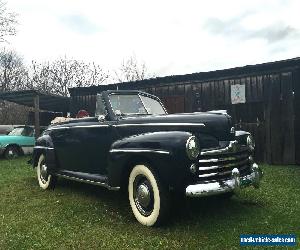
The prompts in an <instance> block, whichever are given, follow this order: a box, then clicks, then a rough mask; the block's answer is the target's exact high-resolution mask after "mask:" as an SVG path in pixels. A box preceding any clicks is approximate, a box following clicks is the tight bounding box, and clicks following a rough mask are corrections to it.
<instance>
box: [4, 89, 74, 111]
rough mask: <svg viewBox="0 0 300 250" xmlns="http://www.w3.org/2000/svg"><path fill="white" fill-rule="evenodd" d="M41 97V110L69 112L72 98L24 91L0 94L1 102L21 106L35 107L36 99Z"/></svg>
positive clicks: (35, 91)
mask: <svg viewBox="0 0 300 250" xmlns="http://www.w3.org/2000/svg"><path fill="white" fill-rule="evenodd" d="M36 96H39V108H40V110H47V111H56V112H68V111H69V106H70V105H69V104H70V98H69V97H64V96H58V95H52V94H46V93H43V92H40V91H37V90H22V91H11V92H4V93H0V100H1V99H2V100H5V101H9V102H14V103H17V104H20V105H24V106H28V107H34V97H36Z"/></svg>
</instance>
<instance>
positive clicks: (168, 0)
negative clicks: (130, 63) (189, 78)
mask: <svg viewBox="0 0 300 250" xmlns="http://www.w3.org/2000/svg"><path fill="white" fill-rule="evenodd" d="M7 8H8V9H9V10H10V11H14V12H16V13H17V14H18V22H19V24H18V26H17V29H18V33H17V35H16V36H15V37H12V38H9V44H8V45H6V47H10V48H13V49H15V50H16V51H17V52H18V53H19V54H21V55H22V56H23V58H24V60H25V62H27V63H30V62H31V61H32V60H35V61H41V62H46V61H52V60H55V59H58V58H60V57H67V58H70V59H77V60H83V61H86V62H96V63H98V64H99V65H101V66H102V67H103V68H104V69H107V70H114V69H116V68H118V67H120V64H121V62H122V61H123V60H126V59H127V58H129V57H131V56H135V57H136V58H137V60H138V61H139V62H141V63H142V62H143V63H145V64H146V66H147V69H148V71H149V72H151V73H154V74H155V75H156V76H166V75H178V74H188V73H194V72H205V71H212V70H217V69H226V68H231V67H237V66H244V65H249V64H257V63H263V62H269V61H276V60H283V59H288V58H294V57H298V56H300V46H299V45H300V14H299V10H300V1H298V0H270V1H263V0H243V1H241V0H226V1H222V0H219V1H217V0H209V1H208V0H207V1H204V0H195V1H194V0H186V1H182V0H181V1H177V0H151V1H150V0H148V1H144V0H126V1H124V0H123V1H122V0H109V1H108V0H106V1H104V0H98V1H96V0H95V1H92V0H26V1H24V0H8V2H7Z"/></svg>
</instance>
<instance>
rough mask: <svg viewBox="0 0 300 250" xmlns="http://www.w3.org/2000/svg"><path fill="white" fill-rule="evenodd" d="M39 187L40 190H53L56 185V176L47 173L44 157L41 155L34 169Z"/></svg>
mask: <svg viewBox="0 0 300 250" xmlns="http://www.w3.org/2000/svg"><path fill="white" fill-rule="evenodd" d="M36 173H37V178H38V182H39V186H40V187H41V188H42V189H53V188H54V187H55V184H56V179H57V177H56V176H53V175H51V174H49V173H48V168H47V165H46V158H45V155H43V154H41V155H40V157H39V161H38V164H37V168H36Z"/></svg>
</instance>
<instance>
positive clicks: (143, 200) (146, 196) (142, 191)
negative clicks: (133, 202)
mask: <svg viewBox="0 0 300 250" xmlns="http://www.w3.org/2000/svg"><path fill="white" fill-rule="evenodd" d="M137 200H138V202H139V203H140V204H141V205H142V206H143V207H147V206H149V204H150V201H151V197H150V191H149V188H148V186H147V185H145V184H144V183H143V184H141V185H140V186H139V187H138V189H137Z"/></svg>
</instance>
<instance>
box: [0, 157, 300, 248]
mask: <svg viewBox="0 0 300 250" xmlns="http://www.w3.org/2000/svg"><path fill="white" fill-rule="evenodd" d="M27 160H28V158H20V159H17V160H12V161H6V160H3V159H0V249H56V248H57V249H120V250H121V249H124V248H125V249H126V248H128V249H157V248H160V249H177V248H179V249H240V246H239V236H240V234H242V233H243V234H248V233H249V234H250V233H263V234H276V233H283V234H287V233H296V234H297V237H298V243H297V244H298V245H297V247H296V248H294V249H300V244H299V237H300V167H299V166H263V169H264V172H265V178H264V179H263V183H262V186H261V188H260V189H258V190H254V189H253V188H248V189H244V190H242V191H240V192H239V193H238V196H235V197H233V198H232V199H231V200H227V201H226V200H220V199H217V198H205V199H188V200H187V201H186V202H184V203H182V202H180V203H178V204H175V205H174V206H173V209H172V215H171V218H170V222H169V223H168V224H167V225H165V226H163V227H160V228H147V227H144V226H142V225H140V224H139V223H138V222H137V221H136V220H135V219H134V217H133V215H132V213H131V210H130V207H129V203H128V201H127V197H126V195H124V194H122V193H119V192H113V191H108V190H106V189H103V188H100V187H96V186H90V185H87V184H82V183H76V182H71V181H67V180H62V179H60V180H59V182H58V185H57V188H56V189H55V190H54V191H43V190H41V189H40V188H39V187H38V184H37V180H36V178H35V171H33V169H32V168H31V167H30V166H29V165H27V164H26V162H27ZM245 249H250V248H247V247H245ZM257 249H262V248H261V247H258V248H257ZM280 249H282V248H280Z"/></svg>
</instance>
